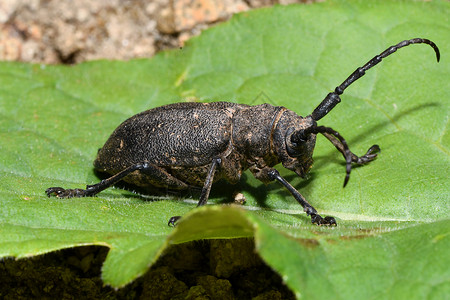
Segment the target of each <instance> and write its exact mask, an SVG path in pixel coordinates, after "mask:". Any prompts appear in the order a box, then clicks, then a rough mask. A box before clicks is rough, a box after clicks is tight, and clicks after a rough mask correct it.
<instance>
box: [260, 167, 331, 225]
mask: <svg viewBox="0 0 450 300" xmlns="http://www.w3.org/2000/svg"><path fill="white" fill-rule="evenodd" d="M267 175H268V176H269V178H270V179H271V180H277V181H278V182H279V183H281V184H282V185H284V187H286V188H287V189H288V191H289V192H290V193H291V194H292V196H294V198H295V200H297V202H298V203H300V205H301V206H302V207H303V210H304V211H305V212H306V214H307V215H308V216H311V222H312V223H313V224H317V225H330V226H332V225H334V226H336V225H337V223H336V220H335V219H334V218H333V217H328V216H327V217H325V218H322V217H321V216H320V215H319V214H318V213H317V210H316V209H315V208H314V207H312V205H311V204H309V203H308V201H306V199H305V197H303V196H302V194H300V193H299V192H298V191H297V190H296V189H295V188H294V187H293V186H292V185H291V184H290V183H289V182H287V181H286V179H284V178H283V177H281V175H280V173H279V172H278V171H277V170H275V169H271V170H270V171H269V172H268V173H267Z"/></svg>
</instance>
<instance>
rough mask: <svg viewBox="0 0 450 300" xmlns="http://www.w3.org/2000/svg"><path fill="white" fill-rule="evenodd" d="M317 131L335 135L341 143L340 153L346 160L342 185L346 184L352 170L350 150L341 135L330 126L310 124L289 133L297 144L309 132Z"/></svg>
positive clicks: (304, 139) (305, 137)
mask: <svg viewBox="0 0 450 300" xmlns="http://www.w3.org/2000/svg"><path fill="white" fill-rule="evenodd" d="M317 133H321V134H324V133H328V134H331V135H332V136H334V137H336V138H337V139H338V140H339V141H340V142H341V144H342V147H343V149H342V154H344V157H345V161H346V175H345V180H344V187H345V186H346V185H347V183H348V181H349V179H350V172H351V171H352V152H351V151H350V149H349V148H348V144H347V142H346V141H345V139H344V138H343V137H342V135H341V134H340V133H339V132H337V131H336V130H334V129H333V128H331V127H326V126H311V127H308V128H305V129H302V130H298V131H296V132H294V133H293V134H292V135H291V142H293V143H296V144H299V143H301V142H304V141H306V140H307V138H308V136H309V135H310V134H317Z"/></svg>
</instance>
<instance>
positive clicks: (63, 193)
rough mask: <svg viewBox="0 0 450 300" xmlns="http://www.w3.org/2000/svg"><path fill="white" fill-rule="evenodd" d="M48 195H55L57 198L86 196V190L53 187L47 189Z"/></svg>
mask: <svg viewBox="0 0 450 300" xmlns="http://www.w3.org/2000/svg"><path fill="white" fill-rule="evenodd" d="M45 193H46V194H47V196H48V197H50V196H52V195H54V196H56V197H57V198H72V197H85V196H86V190H83V189H63V188H62V187H51V188H48V189H46V190H45Z"/></svg>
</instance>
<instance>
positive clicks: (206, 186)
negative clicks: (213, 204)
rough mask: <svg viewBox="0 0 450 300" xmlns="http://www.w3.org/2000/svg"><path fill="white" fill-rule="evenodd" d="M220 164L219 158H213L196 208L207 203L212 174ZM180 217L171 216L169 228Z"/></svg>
mask: <svg viewBox="0 0 450 300" xmlns="http://www.w3.org/2000/svg"><path fill="white" fill-rule="evenodd" d="M221 163H222V160H221V159H220V158H214V159H213V161H212V164H211V168H210V169H209V172H208V175H207V176H206V180H205V183H204V185H203V188H202V192H201V193H200V199H199V200H198V204H197V207H199V206H203V205H205V204H206V203H207V202H208V198H209V193H210V192H211V187H212V184H213V181H214V174H215V172H216V169H217V166H219V165H220V164H221ZM180 218H181V216H173V217H171V218H170V219H169V223H168V225H169V226H175V224H176V222H178V220H180Z"/></svg>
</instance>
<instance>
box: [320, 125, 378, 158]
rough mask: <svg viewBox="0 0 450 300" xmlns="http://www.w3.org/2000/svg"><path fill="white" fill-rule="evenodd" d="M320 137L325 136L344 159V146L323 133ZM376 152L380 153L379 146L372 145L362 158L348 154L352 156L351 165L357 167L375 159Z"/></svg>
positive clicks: (331, 136)
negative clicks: (353, 164)
mask: <svg viewBox="0 0 450 300" xmlns="http://www.w3.org/2000/svg"><path fill="white" fill-rule="evenodd" d="M322 135H323V136H325V137H326V138H327V139H328V140H329V141H330V142H331V143H332V144H333V145H334V146H335V147H336V149H338V150H339V152H341V153H342V154H343V155H344V157H345V153H344V146H343V145H342V143H341V142H340V141H339V140H338V139H337V138H335V137H334V136H333V135H331V134H329V133H326V132H323V133H322ZM377 152H380V146H378V145H373V146H372V147H370V148H369V150H367V152H366V154H364V155H363V156H358V155H356V154H354V153H353V152H350V153H351V156H352V162H353V163H355V164H357V165H364V164H367V163H369V162H371V161H372V160H374V159H375V158H377Z"/></svg>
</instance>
